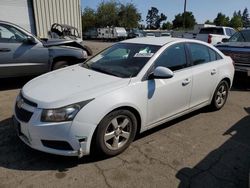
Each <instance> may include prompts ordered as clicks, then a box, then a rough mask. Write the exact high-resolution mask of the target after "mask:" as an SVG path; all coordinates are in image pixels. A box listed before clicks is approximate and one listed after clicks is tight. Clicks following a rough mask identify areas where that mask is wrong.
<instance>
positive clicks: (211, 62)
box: [187, 43, 222, 108]
mask: <svg viewBox="0 0 250 188" xmlns="http://www.w3.org/2000/svg"><path fill="white" fill-rule="evenodd" d="M187 46H188V49H189V53H190V56H191V57H190V59H191V63H192V72H193V86H192V95H191V100H190V107H191V108H192V107H195V106H197V105H200V104H203V103H206V102H208V101H209V100H210V99H211V96H212V95H213V92H214V89H215V87H216V84H217V82H218V75H219V72H218V71H219V69H218V67H219V64H220V62H219V61H221V59H222V58H221V57H220V55H219V54H217V52H215V51H214V50H213V49H212V48H209V47H208V46H205V45H202V44H198V43H189V44H188V45H187Z"/></svg>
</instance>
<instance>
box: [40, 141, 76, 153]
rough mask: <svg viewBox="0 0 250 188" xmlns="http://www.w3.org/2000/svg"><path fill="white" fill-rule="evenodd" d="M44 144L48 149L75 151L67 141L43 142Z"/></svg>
mask: <svg viewBox="0 0 250 188" xmlns="http://www.w3.org/2000/svg"><path fill="white" fill-rule="evenodd" d="M41 142H42V144H43V145H44V146H45V147H47V148H52V149H57V150H67V151H73V148H72V146H71V145H70V144H69V143H68V142H65V141H57V140H41Z"/></svg>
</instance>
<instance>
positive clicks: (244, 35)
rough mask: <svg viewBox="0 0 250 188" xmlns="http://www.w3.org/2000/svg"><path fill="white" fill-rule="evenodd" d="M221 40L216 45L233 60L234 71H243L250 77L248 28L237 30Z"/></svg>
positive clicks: (249, 33)
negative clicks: (229, 36)
mask: <svg viewBox="0 0 250 188" xmlns="http://www.w3.org/2000/svg"><path fill="white" fill-rule="evenodd" d="M223 41H224V42H225V43H223V44H219V45H216V47H217V48H218V49H219V50H221V51H222V52H223V53H224V54H225V55H228V56H230V57H231V58H232V59H233V60H234V66H235V71H236V72H243V73H244V74H246V75H247V76H249V77H250V29H245V30H242V31H239V32H237V33H235V34H234V35H233V36H232V37H231V38H230V39H224V40H223Z"/></svg>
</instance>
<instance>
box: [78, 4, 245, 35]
mask: <svg viewBox="0 0 250 188" xmlns="http://www.w3.org/2000/svg"><path fill="white" fill-rule="evenodd" d="M142 21H143V20H142V18H141V13H139V11H138V9H137V8H136V6H135V5H134V4H133V3H132V2H131V3H127V4H122V3H118V2H117V1H115V0H110V1H106V2H104V1H103V2H101V3H99V5H98V6H97V9H96V10H94V9H92V8H88V7H87V8H85V9H84V10H83V12H82V27H83V31H87V30H88V29H90V28H99V27H107V26H118V27H125V28H127V29H131V28H138V27H139V28H142V29H144V28H147V29H160V28H161V29H164V30H166V29H168V30H170V29H183V26H185V29H192V28H193V27H194V25H195V24H196V19H195V16H194V15H193V13H192V12H185V13H180V14H177V15H175V18H174V20H173V21H172V22H170V21H167V16H166V14H164V13H160V12H159V10H158V9H157V8H156V7H151V9H149V10H148V14H147V16H146V19H145V21H146V26H143V25H141V24H140V22H142ZM184 21H185V23H183V22H184ZM205 23H206V24H214V25H217V26H230V27H233V28H242V27H250V19H249V13H248V9H247V8H245V9H244V10H243V12H241V11H240V10H239V11H238V12H236V11H235V12H234V14H233V16H232V18H231V19H230V18H229V17H228V16H226V15H225V14H223V13H221V12H220V13H218V14H217V17H216V18H215V19H214V20H213V21H210V20H207V21H206V22H205Z"/></svg>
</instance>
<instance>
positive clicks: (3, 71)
mask: <svg viewBox="0 0 250 188" xmlns="http://www.w3.org/2000/svg"><path fill="white" fill-rule="evenodd" d="M27 37H28V36H27V35H26V34H25V33H23V32H21V31H20V30H18V29H17V28H15V27H13V26H11V25H7V24H0V77H15V76H24V75H36V74H40V73H44V72H46V71H48V67H49V64H48V61H49V52H48V49H47V48H44V47H43V45H42V43H40V42H37V43H27V42H26V41H27Z"/></svg>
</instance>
